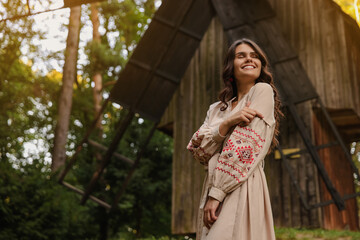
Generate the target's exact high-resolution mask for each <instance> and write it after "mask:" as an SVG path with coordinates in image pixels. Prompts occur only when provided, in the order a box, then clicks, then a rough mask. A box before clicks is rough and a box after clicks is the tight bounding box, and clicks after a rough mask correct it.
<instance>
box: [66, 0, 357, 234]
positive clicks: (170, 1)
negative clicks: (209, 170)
mask: <svg viewBox="0 0 360 240" xmlns="http://www.w3.org/2000/svg"><path fill="white" fill-rule="evenodd" d="M243 37H247V38H250V39H252V40H254V41H255V42H257V43H258V44H259V45H260V47H261V48H262V49H264V50H265V52H266V54H267V56H268V57H269V59H270V63H271V66H272V70H273V73H274V77H275V82H276V84H277V87H278V89H279V90H280V94H281V97H282V100H283V103H284V112H285V115H286V119H284V120H283V122H282V127H281V136H280V146H279V148H278V150H277V151H275V152H274V153H272V154H271V155H269V156H268V158H267V160H266V164H265V168H266V174H267V178H268V179H267V180H268V184H269V191H270V195H271V202H272V209H273V215H274V222H275V225H276V226H287V227H324V228H327V229H334V228H336V229H351V230H357V229H358V227H359V226H358V225H359V221H358V207H357V203H356V196H357V195H358V194H357V193H356V191H355V184H354V178H359V174H358V169H357V168H356V166H355V164H354V163H353V162H352V160H351V156H350V153H349V152H350V151H349V149H350V143H351V142H354V141H359V140H360V117H359V116H360V96H359V93H360V68H359V62H360V29H359V27H358V26H357V24H356V22H355V21H354V20H353V19H351V18H350V17H349V16H347V15H345V14H344V13H343V12H342V11H341V9H340V8H339V7H338V6H337V5H336V4H335V3H334V2H333V1H332V0H317V1H313V0H299V1H297V0H296V1H295V0H291V1H290V0H253V1H245V0H182V1H174V0H164V1H163V3H162V5H161V6H160V8H159V9H158V11H157V12H156V14H155V15H154V17H153V20H152V22H151V23H150V25H149V28H148V29H147V31H146V32H145V34H144V36H143V37H142V39H141V40H140V42H139V44H138V46H137V48H136V49H135V51H134V53H133V55H132V56H131V58H130V60H129V62H128V64H127V65H126V67H125V68H124V70H123V71H122V72H121V73H120V76H119V81H118V82H117V84H116V85H115V86H114V88H113V90H112V91H111V94H110V101H114V102H117V103H119V104H121V105H122V106H125V107H127V108H128V109H129V113H128V116H127V117H126V118H125V119H124V122H123V123H122V124H121V125H120V127H119V128H118V129H117V130H116V137H115V138H114V140H113V142H112V144H111V145H110V146H109V148H108V149H107V152H106V154H105V156H104V158H103V164H102V165H101V167H100V169H99V170H98V171H97V172H98V173H100V174H101V172H102V170H103V169H104V168H105V167H106V165H107V164H108V162H109V160H110V158H111V157H112V154H113V151H114V149H115V148H116V146H117V144H118V143H119V141H120V139H121V137H122V136H123V133H124V131H125V130H126V128H127V127H128V125H129V123H130V120H131V119H132V117H133V116H134V113H135V112H137V113H139V114H140V115H142V116H144V117H147V118H149V119H152V120H153V121H154V122H155V124H154V129H155V127H157V128H159V129H161V130H163V131H164V132H166V133H168V134H171V135H172V136H173V138H174V155H173V191H172V232H173V233H174V234H187V233H194V232H195V226H196V217H197V211H198V206H199V200H200V193H201V187H202V181H203V177H204V169H203V168H202V166H201V165H200V164H199V163H197V162H195V161H194V160H193V158H192V156H191V155H190V153H189V152H188V151H187V150H186V145H187V143H188V141H189V139H190V138H191V136H192V134H193V133H194V131H196V129H197V128H198V127H200V125H201V123H202V122H203V120H204V118H205V114H206V111H207V108H208V106H209V105H210V104H211V103H213V102H215V101H217V94H218V91H219V90H220V89H221V84H222V83H221V69H222V63H223V57H224V55H225V51H226V50H227V47H228V46H229V43H231V42H232V41H234V40H236V39H238V38H243ZM104 105H105V104H104ZM151 132H153V131H151ZM151 134H152V133H150V135H149V137H148V138H150V137H151ZM87 136H88V135H87ZM84 142H86V137H85V138H84ZM147 142H148V141H147ZM144 147H145V146H144ZM140 157H141V154H140V156H139V158H140ZM137 163H138V159H137V160H136V161H135V164H134V166H135V167H136V164H137ZM71 164H72V162H70V164H68V166H67V168H66V170H65V171H64V172H63V174H62V176H61V178H60V182H62V181H63V179H64V177H65V175H66V173H67V171H68V170H69V169H70V168H71ZM129 176H131V174H130V175H129ZM98 177H99V174H94V177H93V179H92V180H91V183H90V185H89V187H88V189H86V190H85V191H84V192H82V191H78V192H79V193H80V194H82V195H83V200H82V202H85V201H86V200H87V199H88V198H90V199H92V200H94V201H96V202H98V203H99V204H101V205H103V206H105V207H108V208H111V206H110V205H108V204H106V203H103V202H101V201H100V200H98V199H96V198H94V197H92V196H90V193H91V191H92V186H93V184H94V182H95V181H96V180H97V179H98ZM62 183H63V184H64V185H66V183H65V182H62ZM67 186H68V185H67ZM68 187H70V188H71V186H68ZM75 191H77V190H75ZM118 199H119V197H117V200H118ZM117 200H115V202H114V204H116V203H117Z"/></svg>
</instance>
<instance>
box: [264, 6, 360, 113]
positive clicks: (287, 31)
mask: <svg viewBox="0 0 360 240" xmlns="http://www.w3.org/2000/svg"><path fill="white" fill-rule="evenodd" d="M268 1H269V2H270V4H271V5H272V7H273V9H274V10H275V12H276V15H277V18H278V20H279V22H280V24H281V26H282V31H283V33H284V36H285V37H286V39H287V40H288V41H289V43H290V44H291V45H292V46H293V47H294V49H295V51H296V52H297V53H298V54H299V58H300V60H301V62H302V64H303V66H304V68H305V69H306V71H307V73H308V75H309V77H310V79H311V81H312V82H313V84H314V86H315V88H316V90H317V92H318V94H319V95H320V97H321V98H322V100H323V101H324V103H325V105H326V106H327V107H329V108H338V109H339V108H340V109H342V108H352V109H354V110H355V112H356V113H357V114H358V115H359V116H360V94H359V93H360V68H359V63H360V30H359V27H358V25H357V24H356V22H355V20H353V19H351V17H349V16H348V15H346V14H345V13H343V12H342V11H341V9H340V7H339V6H338V5H337V4H336V3H334V2H333V1H332V0H316V1H314V0H291V1H289V0H268Z"/></svg>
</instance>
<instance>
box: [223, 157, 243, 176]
mask: <svg viewBox="0 0 360 240" xmlns="http://www.w3.org/2000/svg"><path fill="white" fill-rule="evenodd" d="M218 162H219V163H221V164H223V165H226V166H228V167H231V168H232V169H234V170H235V171H237V172H238V173H240V174H241V176H242V177H245V175H244V174H243V172H244V171H245V172H247V169H246V168H241V170H242V171H241V170H240V169H239V168H237V167H235V166H233V165H231V164H229V163H227V162H223V161H221V160H219V161H218Z"/></svg>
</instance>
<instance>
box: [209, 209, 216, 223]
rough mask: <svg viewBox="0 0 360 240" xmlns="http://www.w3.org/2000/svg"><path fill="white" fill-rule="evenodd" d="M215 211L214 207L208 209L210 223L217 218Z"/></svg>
mask: <svg viewBox="0 0 360 240" xmlns="http://www.w3.org/2000/svg"><path fill="white" fill-rule="evenodd" d="M215 211H216V209H215V208H212V209H211V210H210V218H211V220H210V222H211V223H214V222H215V221H216V219H217V216H216V215H215Z"/></svg>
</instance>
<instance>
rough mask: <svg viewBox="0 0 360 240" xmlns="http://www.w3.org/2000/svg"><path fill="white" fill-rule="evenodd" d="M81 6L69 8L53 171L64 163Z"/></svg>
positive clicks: (74, 76)
mask: <svg viewBox="0 0 360 240" xmlns="http://www.w3.org/2000/svg"><path fill="white" fill-rule="evenodd" d="M80 16H81V6H77V7H72V8H71V10H70V22H69V32H68V37H67V41H66V50H65V64H64V69H63V85H62V87H61V92H60V98H59V106H58V114H57V123H56V129H55V139H54V148H53V154H52V164H51V170H52V171H53V172H54V171H56V170H58V169H59V168H60V167H61V166H63V165H64V164H65V160H66V149H65V146H66V140H67V134H68V130H69V119H70V113H71V105H72V95H73V84H74V81H75V78H76V63H77V51H78V46H79V33H80Z"/></svg>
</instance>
